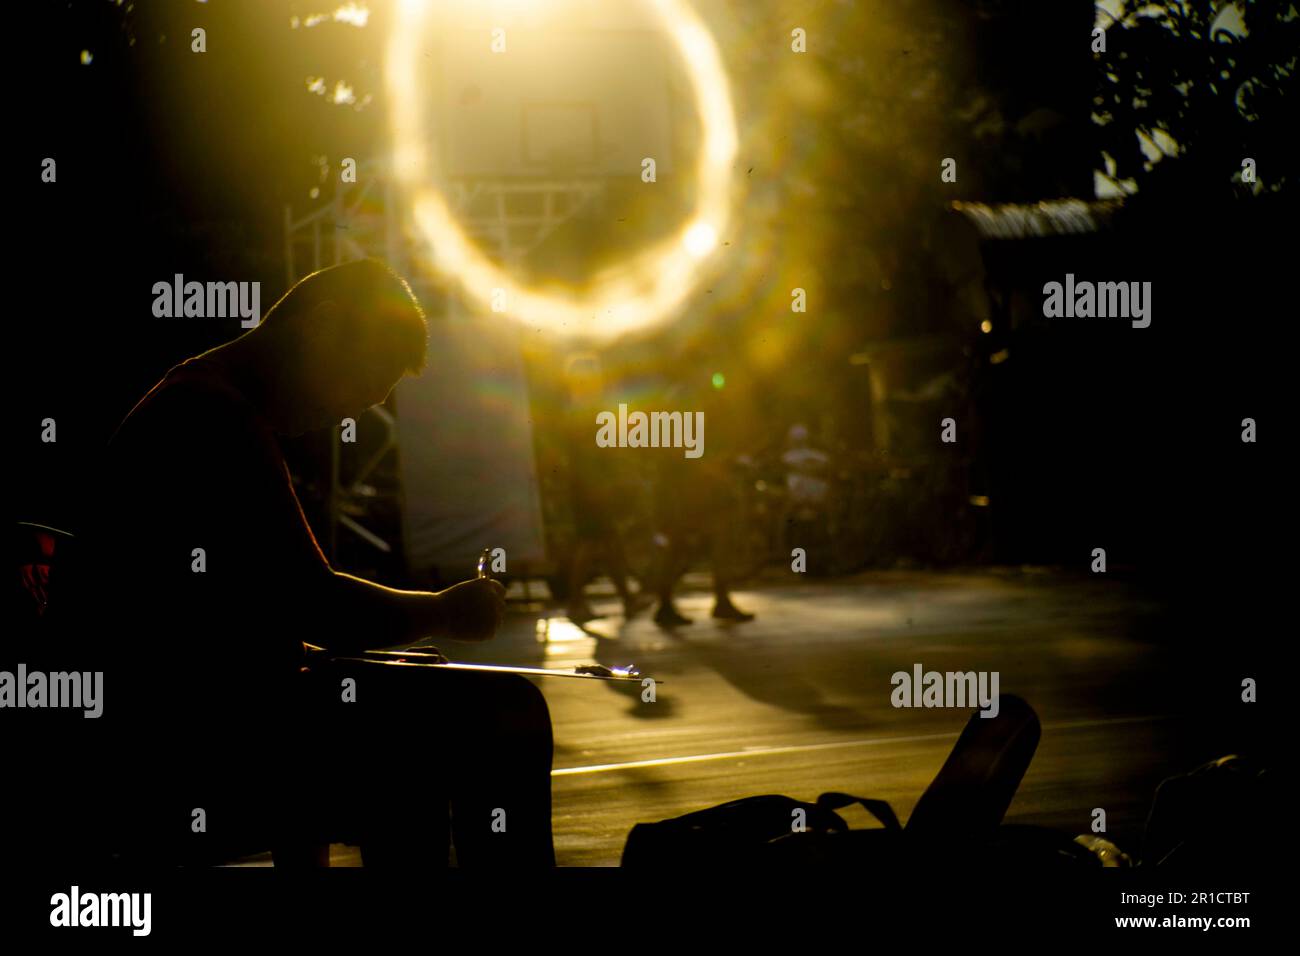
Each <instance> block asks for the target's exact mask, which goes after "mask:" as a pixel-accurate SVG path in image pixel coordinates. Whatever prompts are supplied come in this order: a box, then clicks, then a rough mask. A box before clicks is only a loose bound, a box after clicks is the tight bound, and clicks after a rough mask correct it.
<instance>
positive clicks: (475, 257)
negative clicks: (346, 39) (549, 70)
mask: <svg viewBox="0 0 1300 956" xmlns="http://www.w3.org/2000/svg"><path fill="white" fill-rule="evenodd" d="M646 2H648V3H649V4H650V7H651V9H652V10H653V11H654V13H655V15H656V16H657V17H658V18H659V20H660V22H661V23H662V24H663V28H664V30H665V32H666V33H667V35H668V37H669V38H670V39H671V40H672V42H673V44H674V45H675V46H676V48H677V49H678V51H679V53H680V54H681V58H682V63H683V66H684V68H685V70H686V72H687V75H688V77H689V79H690V84H691V88H692V90H693V95H694V98H695V108H696V111H697V112H698V115H699V117H700V125H701V130H702V141H701V148H700V151H699V155H698V156H697V157H696V161H695V186H696V196H697V199H696V202H695V209H694V211H693V214H692V215H691V216H690V217H689V218H688V220H687V222H685V223H683V224H682V226H681V227H680V228H679V229H678V230H677V232H676V233H675V234H674V235H670V236H669V237H667V238H666V239H663V240H660V241H658V242H656V243H654V244H652V245H651V246H649V247H647V248H645V249H643V250H641V251H640V252H638V253H637V254H635V255H633V256H630V257H629V258H628V259H626V260H624V261H623V262H621V263H619V264H618V265H616V266H615V267H613V268H611V269H609V270H606V271H603V272H601V273H600V274H599V275H598V276H596V277H594V278H593V279H592V280H591V282H590V283H588V284H587V285H586V286H585V287H584V288H582V289H574V288H571V287H565V286H561V285H558V284H552V285H549V286H548V287H547V288H546V289H545V290H544V291H543V290H541V289H539V288H535V287H530V286H528V285H524V284H521V283H519V282H516V281H515V279H514V278H513V277H511V276H510V275H509V274H508V273H506V272H504V271H503V270H502V269H500V268H499V267H498V266H497V265H496V264H495V263H493V262H492V261H491V260H489V259H488V258H487V257H486V256H485V255H484V254H483V253H482V252H481V251H480V250H479V249H478V248H477V247H476V246H475V245H474V244H473V243H471V242H470V240H469V239H468V238H467V237H466V235H465V233H464V232H463V231H462V229H461V227H460V225H459V224H458V223H457V222H456V220H455V218H454V217H453V216H452V214H451V210H450V209H449V207H448V204H447V200H446V198H445V197H444V196H443V194H442V192H441V191H440V190H439V189H438V188H437V185H436V177H435V170H434V169H433V168H432V164H431V161H430V156H431V154H432V153H433V150H432V149H430V148H429V147H428V146H427V145H426V143H425V141H424V130H423V122H422V119H421V117H424V116H425V115H426V113H427V111H428V109H429V105H428V104H427V103H425V102H424V101H423V97H422V95H421V91H420V87H419V84H418V82H417V78H416V77H417V71H418V68H419V64H420V62H421V59H422V57H423V56H424V54H423V52H422V49H421V43H422V40H423V38H424V37H426V36H427V35H428V32H429V24H428V22H427V20H428V16H429V13H430V11H431V8H432V6H433V5H432V4H430V3H429V2H428V0H403V2H402V3H401V5H400V6H399V8H398V11H397V15H396V16H395V17H394V22H393V33H392V37H391V39H390V41H389V45H388V61H387V78H388V87H389V91H390V95H391V111H390V112H391V116H392V118H393V149H394V154H395V157H396V163H395V172H396V174H397V176H398V178H399V180H400V181H401V183H402V184H403V186H404V187H405V188H406V189H407V191H408V193H409V195H410V198H411V203H412V209H413V213H414V218H415V222H416V225H417V226H418V227H419V229H420V231H421V233H422V234H423V236H424V238H425V239H426V240H427V242H428V247H429V250H430V254H431V256H432V261H433V265H434V267H435V268H436V269H437V271H438V272H439V273H441V274H442V275H443V276H446V277H447V278H448V279H449V280H451V281H454V282H458V283H459V284H460V286H461V288H462V290H463V291H464V293H465V295H466V297H467V299H468V300H469V302H470V303H471V304H472V305H475V306H477V307H479V308H480V309H482V310H483V311H485V312H486V311H489V310H490V309H491V306H492V300H493V296H494V290H501V292H497V293H496V295H497V296H498V299H499V297H500V296H501V294H502V292H503V293H504V298H505V301H507V302H508V303H510V306H509V310H508V314H509V315H510V316H511V317H512V318H514V319H515V320H516V321H519V322H521V323H527V324H528V326H530V327H532V328H546V329H550V330H553V331H557V332H563V333H582V334H587V335H595V336H597V337H600V338H605V339H608V338H613V337H616V336H618V335H620V334H622V333H625V332H629V331H632V330H634V329H640V328H646V327H649V326H653V325H656V324H658V323H660V322H662V321H664V320H665V319H667V318H669V317H670V316H671V315H672V314H673V313H674V311H676V310H678V309H680V308H681V307H682V306H683V305H684V303H685V302H686V300H687V298H688V297H689V296H690V294H691V293H692V292H693V291H694V290H695V288H696V286H697V285H698V284H699V281H700V268H701V266H702V264H703V263H704V261H705V260H706V259H707V258H708V256H709V254H710V253H711V252H712V251H713V250H714V249H716V247H717V240H718V237H719V236H720V235H724V234H725V233H726V230H727V225H728V222H729V219H730V214H731V175H732V163H733V162H734V160H735V156H736V144H737V133H736V120H735V115H734V113H733V110H732V103H731V92H730V87H729V85H728V79H727V75H726V72H725V71H724V69H723V66H722V58H721V56H720V55H719V53H718V48H717V45H716V44H715V43H714V41H713V37H712V35H711V34H710V33H709V31H708V29H707V28H706V27H705V26H704V24H703V23H702V22H701V21H700V19H699V17H698V16H697V15H696V13H695V11H694V10H693V9H692V8H691V6H690V4H689V3H687V2H686V0H646ZM639 172H640V171H639V170H629V173H628V174H629V175H630V176H635V175H638V174H639Z"/></svg>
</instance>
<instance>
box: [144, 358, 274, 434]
mask: <svg viewBox="0 0 1300 956" xmlns="http://www.w3.org/2000/svg"><path fill="white" fill-rule="evenodd" d="M255 418H256V414H255V412H254V410H253V407H252V405H250V404H249V402H248V400H247V399H246V398H245V397H244V395H243V394H242V393H241V392H240V391H239V390H238V389H237V388H236V387H235V386H234V385H233V384H232V383H231V382H230V380H229V379H228V378H227V377H226V376H225V375H224V374H223V373H222V372H221V371H220V369H219V368H217V367H216V366H215V365H213V364H212V363H209V362H206V361H203V360H201V359H190V360H188V361H185V362H182V363H181V364H180V365H177V366H175V367H174V368H172V369H170V370H169V371H168V372H167V374H166V375H164V376H163V378H162V379H161V380H160V381H159V382H158V383H157V384H156V385H154V387H153V388H151V389H150V390H149V391H148V392H147V393H146V394H145V396H144V397H143V398H142V399H140V401H139V402H138V403H136V406H135V407H134V408H133V409H132V410H131V412H130V414H129V415H127V417H126V420H125V421H124V422H123V423H122V431H123V432H128V431H134V430H138V429H141V428H151V427H155V426H159V425H162V426H166V427H169V428H170V427H179V426H184V425H185V424H187V423H188V424H189V425H190V426H193V427H197V426H201V425H212V424H224V425H227V426H229V427H231V428H238V427H241V426H245V427H246V426H251V425H252V424H253V423H254V420H255Z"/></svg>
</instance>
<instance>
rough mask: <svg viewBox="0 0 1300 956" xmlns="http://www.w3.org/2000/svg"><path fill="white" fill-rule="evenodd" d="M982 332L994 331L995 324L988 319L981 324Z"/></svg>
mask: <svg viewBox="0 0 1300 956" xmlns="http://www.w3.org/2000/svg"><path fill="white" fill-rule="evenodd" d="M980 331H981V332H992V331H993V323H992V322H990V321H989V320H988V319H985V320H984V321H983V322H981V323H980Z"/></svg>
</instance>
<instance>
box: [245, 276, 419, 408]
mask: <svg viewBox="0 0 1300 956" xmlns="http://www.w3.org/2000/svg"><path fill="white" fill-rule="evenodd" d="M245 338H246V339H247V340H248V342H247V344H248V345H249V346H251V347H254V348H255V349H256V350H257V352H258V353H259V354H260V355H261V356H262V357H263V359H264V361H263V362H262V363H261V364H262V366H263V375H264V377H270V378H271V380H270V381H267V382H266V386H267V400H268V403H267V404H268V408H267V412H268V414H270V416H271V417H272V418H273V420H274V421H273V424H274V425H275V427H276V429H277V431H280V432H282V433H284V434H297V433H300V432H304V431H310V430H311V429H313V428H323V427H325V426H327V425H330V424H337V423H338V422H339V421H340V420H342V419H343V418H346V417H349V416H355V415H357V414H358V413H360V412H361V411H362V410H364V409H366V408H369V407H370V406H371V405H377V404H378V403H380V402H382V401H383V400H384V399H385V398H386V397H387V396H388V393H389V392H390V391H392V388H393V386H394V385H395V384H396V383H397V381H398V379H400V378H401V377H402V376H403V375H406V374H408V373H409V374H418V373H419V372H420V370H421V369H423V367H424V355H425V348H426V345H427V341H428V328H427V327H426V325H425V321H424V313H423V311H422V310H421V309H420V306H419V303H418V302H417V301H416V299H415V296H414V295H413V294H412V293H411V289H410V286H408V285H407V284H406V283H405V282H404V281H403V280H402V279H400V278H399V277H398V276H397V275H396V274H395V273H394V272H393V271H392V270H391V269H389V268H388V267H387V266H385V265H384V264H383V263H381V262H378V261H376V260H374V259H362V260H359V261H356V262H347V263H344V264H343V265H338V266H333V267H332V268H329V269H322V270H321V271H320V272H313V273H312V274H311V275H309V276H307V277H306V278H304V279H302V280H301V281H300V282H298V283H297V284H296V285H295V286H294V287H293V288H292V289H290V290H289V291H288V292H286V293H285V294H284V296H283V297H282V298H281V299H280V300H279V301H278V302H276V303H275V305H273V306H272V307H271V308H270V310H269V311H268V312H267V313H266V316H265V317H264V318H263V319H262V322H261V324H260V325H258V327H257V328H255V329H254V330H253V331H252V332H250V333H248V335H247V336H246V337H245Z"/></svg>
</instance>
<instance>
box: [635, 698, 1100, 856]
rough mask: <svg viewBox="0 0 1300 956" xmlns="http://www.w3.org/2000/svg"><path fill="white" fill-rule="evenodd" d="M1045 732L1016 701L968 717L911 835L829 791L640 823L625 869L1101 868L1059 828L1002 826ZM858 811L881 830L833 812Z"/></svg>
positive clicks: (876, 803)
mask: <svg viewBox="0 0 1300 956" xmlns="http://www.w3.org/2000/svg"><path fill="white" fill-rule="evenodd" d="M1040 732H1041V730H1040V726H1039V722H1038V715H1037V714H1035V713H1034V710H1033V708H1032V707H1030V706H1029V705H1028V704H1027V703H1025V701H1023V700H1021V699H1020V698H1019V697H1015V696H1013V695H1010V694H1004V695H1002V697H1001V699H1000V708H999V713H998V716H997V717H993V718H985V717H981V716H980V715H979V714H978V713H975V714H972V715H971V718H970V720H968V721H967V723H966V727H965V729H964V730H963V731H962V734H961V736H960V737H959V738H958V739H957V742H956V744H954V745H953V749H952V752H951V753H950V754H949V755H948V759H947V760H946V761H945V762H944V765H943V767H942V768H941V769H940V770H939V773H938V774H937V775H936V776H935V778H934V780H933V781H932V782H931V783H930V786H929V787H927V788H926V791H925V793H924V794H922V795H921V799H920V800H919V801H917V804H916V807H915V809H914V810H913V811H912V816H911V818H910V819H909V820H908V823H907V827H906V828H904V827H902V826H901V825H900V824H899V822H898V817H897V816H896V815H895V814H894V811H893V809H892V808H891V807H890V806H889V804H888V803H886V802H885V801H883V800H872V799H869V798H866V797H856V796H851V795H849V794H847V793H835V792H832V793H823V794H822V795H821V796H819V797H818V798H817V800H816V802H814V803H805V802H803V801H799V800H795V799H793V798H791V797H786V796H779V795H774V794H767V795H763V796H757V797H746V798H743V799H740V800H732V801H730V802H729V803H724V804H721V805H720V806H716V807H711V808H710V809H707V810H698V811H696V812H694V813H688V814H686V815H685V816H681V817H676V818H673V819H670V820H662V821H660V822H658V823H638V824H637V825H636V826H634V827H633V828H632V831H631V833H629V834H628V838H627V843H626V845H625V846H624V848H623V860H622V863H623V866H630V867H637V866H676V867H680V866H682V865H683V864H685V865H687V866H690V865H697V866H708V865H713V866H726V867H734V866H749V865H769V864H771V865H777V866H799V865H809V866H816V865H835V864H846V865H848V864H853V865H861V864H862V863H866V862H870V863H871V864H873V865H880V864H884V865H886V866H901V865H905V864H907V863H908V862H910V861H921V860H925V861H929V862H933V861H934V860H935V859H936V858H937V857H949V858H954V859H962V860H966V861H967V862H970V861H972V859H973V858H979V859H981V860H982V861H984V862H987V863H993V864H1004V865H1008V866H1023V865H1033V866H1038V867H1041V866H1043V865H1045V864H1061V865H1065V866H1080V865H1082V866H1090V867H1091V866H1101V861H1100V860H1099V859H1098V856H1096V855H1094V853H1092V852H1090V851H1089V850H1088V849H1087V848H1085V847H1084V846H1081V845H1080V844H1078V843H1076V842H1075V841H1074V840H1072V839H1070V838H1069V837H1068V836H1065V835H1063V834H1060V833H1057V832H1056V831H1054V830H1048V829H1045V828H1042V827H1027V826H1003V825H1001V824H1002V818H1003V816H1005V814H1006V811H1007V807H1008V806H1010V804H1011V799H1012V797H1013V796H1014V795H1015V792H1016V789H1017V788H1018V787H1019V786H1020V781H1021V779H1022V778H1023V777H1024V775H1025V771H1026V770H1027V769H1028V767H1029V762H1030V761H1031V760H1032V759H1033V756H1034V751H1035V750H1036V749H1037V747H1038V739H1039V736H1040ZM854 804H858V805H861V806H862V807H864V808H866V810H867V811H868V812H869V813H870V814H871V815H872V816H874V817H875V818H876V819H877V820H879V821H880V823H881V824H882V828H880V829H869V830H852V829H850V828H849V826H848V825H847V824H846V823H845V822H844V819H843V818H842V817H841V816H840V815H839V814H838V813H836V812H835V811H836V810H840V809H843V808H845V807H849V806H852V805H854Z"/></svg>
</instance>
